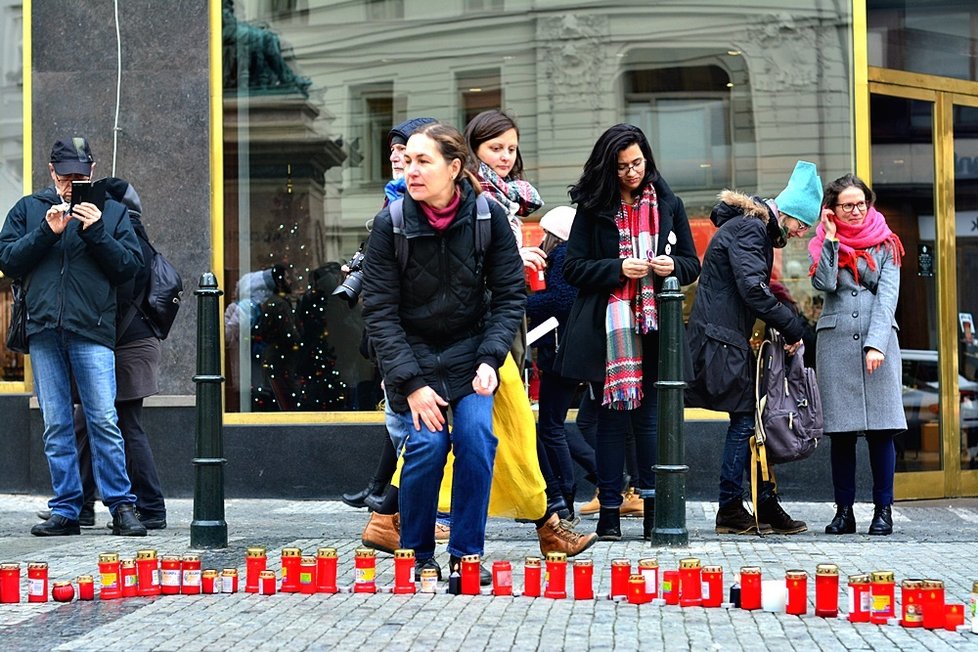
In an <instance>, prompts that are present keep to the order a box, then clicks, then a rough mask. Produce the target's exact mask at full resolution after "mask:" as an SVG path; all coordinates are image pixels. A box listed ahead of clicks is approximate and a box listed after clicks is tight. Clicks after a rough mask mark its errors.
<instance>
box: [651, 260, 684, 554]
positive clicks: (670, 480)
mask: <svg viewBox="0 0 978 652" xmlns="http://www.w3.org/2000/svg"><path fill="white" fill-rule="evenodd" d="M683 298H684V297H683V293H682V292H680V291H679V281H678V280H677V279H676V277H674V276H670V277H669V278H667V279H666V280H665V283H663V285H662V291H661V292H659V294H658V297H657V301H658V306H659V380H658V382H656V384H655V386H656V388H657V389H658V392H659V414H658V417H657V418H658V424H659V458H658V459H659V463H658V464H656V465H655V529H654V530H653V531H652V544H653V545H667V546H685V545H686V544H687V543H689V532H688V531H687V530H686V473H687V472H688V471H689V467H688V466H686V464H685V461H686V441H685V438H684V436H683V391H684V390H685V389H686V381H684V380H683V355H685V353H684V349H685V344H684V342H685V340H684V335H683Z"/></svg>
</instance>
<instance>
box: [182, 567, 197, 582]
mask: <svg viewBox="0 0 978 652" xmlns="http://www.w3.org/2000/svg"><path fill="white" fill-rule="evenodd" d="M183 584H184V586H199V585H200V571H199V570H185V571H183Z"/></svg>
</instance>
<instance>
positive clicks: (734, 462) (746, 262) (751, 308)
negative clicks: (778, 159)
mask: <svg viewBox="0 0 978 652" xmlns="http://www.w3.org/2000/svg"><path fill="white" fill-rule="evenodd" d="M821 203H822V183H821V180H819V178H818V176H817V174H816V172H815V166H814V165H813V164H812V163H808V162H806V161H799V162H798V166H797V167H796V168H795V172H794V173H793V174H792V176H791V179H790V181H789V182H788V186H787V187H786V188H785V189H784V190H783V191H782V192H781V194H780V195H778V197H777V198H776V199H775V201H774V202H770V201H767V202H765V201H763V200H762V199H760V198H759V197H749V196H747V195H744V194H741V193H738V192H733V191H730V190H725V191H723V192H722V193H720V203H719V204H717V205H716V206H715V207H714V208H713V213H712V214H711V215H710V219H711V220H712V221H713V223H714V224H715V225H716V226H717V227H719V229H720V230H719V231H717V233H716V234H715V235H714V236H713V239H712V240H711V241H710V246H709V248H708V249H707V251H706V256H705V257H704V259H703V272H702V274H701V275H700V282H699V287H698V288H697V290H696V300H695V303H694V304H693V312H692V314H691V315H690V318H689V325H688V327H687V341H688V343H689V349H690V354H691V358H692V362H693V373H694V379H693V381H692V382H691V383H690V384H689V388H688V389H687V390H686V404H687V405H689V406H692V407H703V408H708V409H711V410H720V411H723V412H728V413H729V414H730V426H729V428H728V430H727V438H726V442H725V444H724V449H723V463H722V466H721V468H720V501H719V502H720V509H719V512H718V513H717V519H716V531H717V533H719V534H750V533H754V532H756V531H757V525H756V524H755V518H754V517H753V516H751V515H750V514H749V513H748V512H747V510H746V509H745V508H744V501H743V488H742V481H743V477H744V472H745V470H746V469H748V468H749V460H750V438H751V437H752V436H753V434H754V404H755V399H754V373H755V371H754V366H755V364H754V357H753V354H752V352H751V348H750V338H751V331H752V330H753V328H754V322H755V320H757V319H760V320H762V321H764V323H766V324H767V325H768V326H771V327H774V328H776V329H778V330H779V331H780V332H781V334H782V335H783V336H784V338H785V341H786V342H788V343H789V346H788V347H787V349H788V351H789V352H791V353H794V352H795V351H796V350H797V349H798V347H799V345H800V342H801V338H802V333H803V330H804V320H803V318H802V317H801V315H799V314H798V313H797V312H796V311H795V310H793V309H792V308H791V307H789V306H787V305H785V304H783V303H781V302H780V301H778V299H777V297H775V296H774V294H773V293H772V292H771V288H770V282H771V268H772V266H773V264H774V249H775V247H777V248H781V247H784V245H785V243H786V242H787V240H788V238H791V237H795V236H799V235H802V234H804V233H805V232H806V231H807V230H808V228H809V227H810V226H811V225H812V224H814V223H815V222H817V221H818V219H819V215H820V213H821ZM756 520H757V521H758V522H760V523H761V529H762V530H765V531H770V530H773V531H775V532H779V533H781V534H795V533H798V532H804V531H805V530H807V529H808V527H807V526H806V525H805V523H804V522H802V521H796V520H794V519H792V518H791V517H790V516H788V514H787V513H785V511H784V509H782V508H781V505H780V503H779V502H778V497H777V494H776V493H775V491H774V486H773V485H772V484H771V483H770V482H764V483H762V487H761V488H760V496H759V497H758V505H757V519H756ZM768 526H770V528H768Z"/></svg>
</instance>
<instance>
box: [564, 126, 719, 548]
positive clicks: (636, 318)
mask: <svg viewBox="0 0 978 652" xmlns="http://www.w3.org/2000/svg"><path fill="white" fill-rule="evenodd" d="M570 196H571V200H572V201H573V202H574V203H576V204H577V217H576V218H575V220H574V226H573V228H572V229H571V234H570V240H569V241H568V244H567V259H566V262H565V263H564V276H565V278H566V279H567V281H568V282H569V283H570V284H571V285H573V286H575V287H577V288H578V296H577V300H576V301H575V302H574V306H573V308H572V309H571V313H570V318H569V320H568V324H567V328H566V329H565V331H564V335H563V337H562V339H561V343H560V348H559V350H558V352H557V361H556V368H557V369H558V370H559V373H560V375H562V376H564V377H567V378H577V379H580V380H584V381H587V382H588V383H589V388H588V391H589V392H591V393H592V394H594V395H596V396H600V397H601V404H602V405H601V410H600V414H599V416H598V431H597V448H596V453H597V464H598V500H599V502H600V504H601V511H600V516H599V519H598V527H597V533H598V537H599V538H600V539H602V540H606V541H617V540H619V539H621V524H620V520H619V517H620V515H619V507H620V505H621V502H622V495H621V490H622V486H621V485H622V478H621V471H622V466H623V465H624V459H625V430H626V428H627V426H628V422H629V421H631V425H632V429H633V431H634V434H635V439H636V447H637V449H638V458H639V479H638V482H637V485H636V489H637V490H638V491H639V494H640V495H641V496H642V498H643V499H645V526H644V530H645V535H646V536H647V537H649V536H651V530H652V523H653V521H654V513H655V502H654V501H655V475H654V473H653V470H652V467H653V466H654V465H655V459H656V446H657V443H656V435H657V433H656V404H657V401H656V390H655V387H654V382H655V379H656V372H657V366H658V346H659V344H658V336H657V334H658V313H657V309H656V305H655V292H657V291H658V290H659V289H660V287H661V285H662V279H663V278H664V277H666V276H676V277H678V279H679V282H680V283H681V284H683V285H686V284H688V283H692V282H693V281H694V280H696V277H697V276H698V275H699V270H700V264H699V259H698V258H697V257H696V249H695V247H694V246H693V236H692V233H691V232H690V230H689V221H688V219H687V218H686V209H685V208H684V206H683V203H682V201H681V200H680V199H679V198H678V197H676V195H674V194H673V193H672V191H671V190H670V189H669V186H668V185H667V184H666V182H665V180H663V179H662V177H661V176H660V175H659V171H658V169H657V168H656V166H655V160H654V159H653V158H652V148H651V146H650V145H649V141H648V140H647V139H646V137H645V134H643V133H642V131H641V129H639V128H638V127H634V126H632V125H627V124H619V125H615V126H614V127H611V128H610V129H608V130H607V131H605V132H604V133H603V134H601V136H600V137H599V138H598V141H597V142H596V143H595V144H594V149H593V150H592V152H591V156H590V157H589V158H588V160H587V162H586V163H585V164H584V171H583V173H582V174H581V178H580V180H579V181H578V182H577V184H576V185H575V186H573V187H572V188H571V190H570ZM606 324H608V327H607V328H606Z"/></svg>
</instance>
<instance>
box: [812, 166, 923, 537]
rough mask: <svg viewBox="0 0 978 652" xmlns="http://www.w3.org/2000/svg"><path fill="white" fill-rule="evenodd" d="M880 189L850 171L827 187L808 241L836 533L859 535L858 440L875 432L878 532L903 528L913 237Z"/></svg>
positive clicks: (869, 439) (830, 528)
mask: <svg viewBox="0 0 978 652" xmlns="http://www.w3.org/2000/svg"><path fill="white" fill-rule="evenodd" d="M875 199H876V196H875V194H874V193H873V191H872V190H871V189H870V188H869V186H867V185H866V184H865V183H864V182H863V181H862V180H861V179H859V177H856V176H853V175H852V174H847V175H845V176H843V177H840V178H838V179H836V180H835V181H833V182H832V183H830V184H829V185H828V187H827V188H826V189H825V197H824V200H823V206H824V210H823V211H822V218H821V223H820V224H819V225H818V228H817V229H816V231H815V237H813V238H812V240H811V242H809V244H808V252H809V255H810V256H811V258H812V261H813V262H812V266H811V269H810V270H809V274H810V275H811V277H812V285H813V286H815V289H817V290H821V291H822V292H824V293H825V302H824V306H823V309H822V316H821V317H820V318H819V320H818V325H817V326H816V331H817V333H818V348H817V353H816V356H817V363H818V387H819V392H820V393H821V396H822V405H823V412H824V415H825V434H827V435H831V439H832V485H833V487H834V490H835V504H836V512H835V518H833V519H832V522H831V523H829V524H828V525H827V526H826V527H825V531H826V533H828V534H852V533H854V532H855V531H856V519H855V516H854V515H853V512H852V504H853V502H854V501H855V498H856V439H857V437H858V435H859V434H865V436H866V443H867V444H868V446H869V462H870V467H871V468H872V473H873V504H874V505H875V509H874V511H873V520H872V522H871V523H870V525H869V531H868V533H869V534H878V535H887V534H891V533H892V532H893V516H892V514H891V509H890V506H891V505H892V504H893V474H894V471H895V470H896V449H895V448H894V445H893V437H894V436H895V435H896V434H898V433H900V432H902V431H904V430H906V429H907V419H906V415H905V414H904V411H903V398H902V383H903V381H902V373H903V364H902V361H901V359H900V342H899V341H898V339H897V328H898V327H897V323H896V319H895V318H894V312H895V311H896V305H897V298H898V297H899V295H900V263H901V259H902V257H903V253H904V252H903V244H902V243H901V242H900V238H899V237H898V236H897V235H896V234H895V233H893V231H891V230H890V228H889V226H887V224H886V218H884V217H883V214H882V213H880V212H879V211H877V210H876V209H875V208H874V207H873V202H874V201H875Z"/></svg>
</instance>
